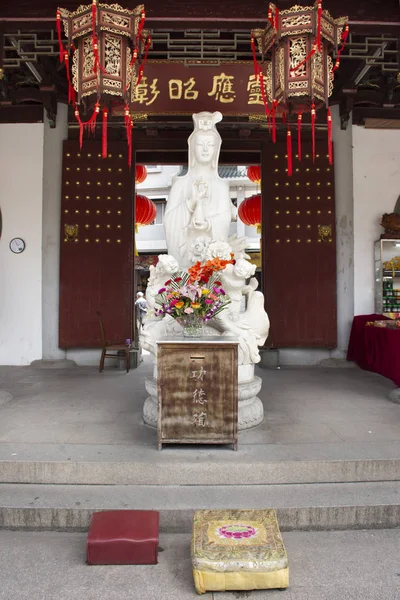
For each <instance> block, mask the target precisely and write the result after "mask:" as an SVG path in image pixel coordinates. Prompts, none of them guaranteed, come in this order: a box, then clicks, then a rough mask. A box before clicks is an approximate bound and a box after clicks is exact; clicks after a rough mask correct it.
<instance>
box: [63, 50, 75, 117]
mask: <svg viewBox="0 0 400 600" xmlns="http://www.w3.org/2000/svg"><path fill="white" fill-rule="evenodd" d="M64 63H65V70H66V73H67V81H68V104H72V105H73V106H74V105H75V99H76V94H75V89H74V86H73V85H72V82H71V72H70V69H69V55H68V52H67V51H66V50H65V51H64Z"/></svg>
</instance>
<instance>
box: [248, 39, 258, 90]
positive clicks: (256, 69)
mask: <svg viewBox="0 0 400 600" xmlns="http://www.w3.org/2000/svg"><path fill="white" fill-rule="evenodd" d="M250 43H251V52H252V54H253V64H254V76H255V78H256V80H257V79H258V75H259V71H260V68H259V66H258V61H257V52H256V44H255V41H254V37H253V36H251V41H250Z"/></svg>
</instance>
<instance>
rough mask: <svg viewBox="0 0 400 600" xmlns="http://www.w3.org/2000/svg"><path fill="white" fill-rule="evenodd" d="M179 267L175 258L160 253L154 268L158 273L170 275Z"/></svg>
mask: <svg viewBox="0 0 400 600" xmlns="http://www.w3.org/2000/svg"><path fill="white" fill-rule="evenodd" d="M178 269H179V264H178V261H177V260H176V258H174V257H173V256H171V254H160V256H159V257H158V263H157V265H156V270H157V272H158V274H159V275H172V273H175V272H176V271H177V270H178Z"/></svg>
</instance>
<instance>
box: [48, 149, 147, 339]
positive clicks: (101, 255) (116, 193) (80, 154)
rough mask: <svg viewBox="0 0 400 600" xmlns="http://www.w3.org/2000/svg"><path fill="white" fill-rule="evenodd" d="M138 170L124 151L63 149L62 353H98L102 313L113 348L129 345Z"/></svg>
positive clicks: (60, 331) (60, 328)
mask: <svg viewBox="0 0 400 600" xmlns="http://www.w3.org/2000/svg"><path fill="white" fill-rule="evenodd" d="M134 173H135V169H134V166H133V168H132V170H131V171H129V168H128V166H127V155H126V144H125V143H124V142H109V144H108V158H107V159H102V158H101V142H96V141H85V142H84V145H83V149H82V150H81V151H80V150H79V145H78V142H77V141H66V142H64V151H63V181H62V203H61V249H60V319H59V346H60V348H71V347H78V348H79V347H90V348H94V347H99V346H100V345H101V338H100V327H99V323H98V318H97V315H96V312H97V311H100V312H101V313H102V316H103V321H104V325H105V329H106V332H107V336H108V341H109V342H117V343H120V342H122V341H124V340H125V339H126V338H132V311H133V299H132V275H133V252H134V227H133V210H134V177H133V174H134Z"/></svg>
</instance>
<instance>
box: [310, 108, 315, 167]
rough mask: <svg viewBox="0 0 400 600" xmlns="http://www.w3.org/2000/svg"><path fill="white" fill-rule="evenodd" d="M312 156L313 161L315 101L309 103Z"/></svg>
mask: <svg viewBox="0 0 400 600" xmlns="http://www.w3.org/2000/svg"><path fill="white" fill-rule="evenodd" d="M311 132H312V157H313V162H315V103H314V102H313V103H312V105H311Z"/></svg>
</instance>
